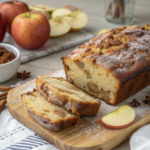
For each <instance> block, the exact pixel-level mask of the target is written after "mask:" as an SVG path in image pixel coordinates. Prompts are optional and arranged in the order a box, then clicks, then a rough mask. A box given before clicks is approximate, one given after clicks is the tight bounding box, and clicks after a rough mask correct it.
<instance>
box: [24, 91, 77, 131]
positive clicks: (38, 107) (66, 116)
mask: <svg viewBox="0 0 150 150" xmlns="http://www.w3.org/2000/svg"><path fill="white" fill-rule="evenodd" d="M21 100H22V103H23V106H24V107H25V108H26V109H27V111H28V113H29V115H31V116H32V117H33V118H34V119H35V120H36V121H38V122H39V123H40V124H41V125H43V126H45V127H46V128H48V129H50V130H53V131H61V130H63V129H65V128H67V127H68V126H70V125H75V124H76V123H77V121H78V119H79V117H78V116H75V115H74V114H71V113H69V112H67V111H66V110H64V109H63V108H62V107H60V106H58V105H55V104H52V103H50V102H48V101H47V100H46V99H45V98H44V97H43V96H42V95H41V94H40V93H39V92H38V91H36V90H34V91H32V92H28V93H25V94H22V95H21Z"/></svg>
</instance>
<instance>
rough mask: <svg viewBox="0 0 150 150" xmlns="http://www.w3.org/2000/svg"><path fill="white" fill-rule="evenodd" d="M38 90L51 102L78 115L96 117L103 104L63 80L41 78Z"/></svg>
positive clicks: (39, 78)
mask: <svg viewBox="0 0 150 150" xmlns="http://www.w3.org/2000/svg"><path fill="white" fill-rule="evenodd" d="M36 87H37V90H38V91H39V92H40V93H41V94H42V95H43V96H44V97H46V98H47V99H48V101H49V102H52V103H54V104H57V105H59V106H62V107H63V108H65V109H66V110H68V111H71V112H72V113H75V114H76V115H91V116H93V115H96V114H97V113H98V110H99V107H100V104H101V102H100V101H98V100H97V99H95V98H93V97H91V96H89V95H88V94H86V93H84V92H83V91H81V90H80V89H78V88H77V87H75V86H74V85H72V84H71V83H69V82H67V81H66V80H65V79H63V78H54V77H45V76H39V77H38V78H37V79H36Z"/></svg>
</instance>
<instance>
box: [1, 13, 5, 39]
mask: <svg viewBox="0 0 150 150" xmlns="http://www.w3.org/2000/svg"><path fill="white" fill-rule="evenodd" d="M5 32H6V24H5V20H4V17H3V15H2V14H1V13H0V42H2V41H3V39H4V36H5Z"/></svg>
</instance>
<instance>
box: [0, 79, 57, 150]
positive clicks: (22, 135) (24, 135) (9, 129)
mask: <svg viewBox="0 0 150 150" xmlns="http://www.w3.org/2000/svg"><path fill="white" fill-rule="evenodd" d="M22 83H23V82H22V81H21V82H19V83H17V84H16V85H15V86H18V85H20V84H22ZM31 149H32V150H58V148H56V147H55V146H54V145H52V144H51V143H49V142H47V141H46V140H44V139H43V138H42V137H40V136H39V135H37V134H36V133H35V132H33V131H32V130H30V129H28V128H27V127H25V126H24V125H23V124H21V123H20V122H18V121H17V120H16V119H14V118H13V117H12V116H11V114H10V113H9V110H8V108H7V105H6V106H5V108H4V109H3V110H2V111H1V112H0V150H31Z"/></svg>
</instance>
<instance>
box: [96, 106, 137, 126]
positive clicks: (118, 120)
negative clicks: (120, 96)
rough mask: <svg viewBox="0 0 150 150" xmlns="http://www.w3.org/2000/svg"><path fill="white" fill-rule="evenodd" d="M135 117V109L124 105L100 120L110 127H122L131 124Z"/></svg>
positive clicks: (102, 123)
mask: <svg viewBox="0 0 150 150" xmlns="http://www.w3.org/2000/svg"><path fill="white" fill-rule="evenodd" d="M134 119H135V111H134V109H133V108H132V107H130V106H128V105H123V106H121V107H119V108H118V109H116V110H115V111H113V112H111V113H109V114H107V115H106V116H104V117H102V118H101V119H100V120H99V123H100V124H101V125H103V126H104V127H106V128H109V129H122V128H125V127H127V126H129V125H130V124H131V123H132V122H133V121H134Z"/></svg>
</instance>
